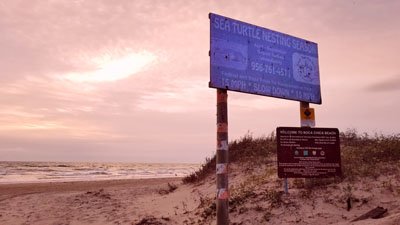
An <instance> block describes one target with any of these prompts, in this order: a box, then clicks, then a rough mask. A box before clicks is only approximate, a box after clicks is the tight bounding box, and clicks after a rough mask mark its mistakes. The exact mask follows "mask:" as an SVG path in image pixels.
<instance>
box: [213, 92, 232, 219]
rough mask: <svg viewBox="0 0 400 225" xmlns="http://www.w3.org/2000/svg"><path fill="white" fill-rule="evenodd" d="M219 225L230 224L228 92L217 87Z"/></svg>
mask: <svg viewBox="0 0 400 225" xmlns="http://www.w3.org/2000/svg"><path fill="white" fill-rule="evenodd" d="M216 161H217V162H216V176H217V200H216V205H217V225H228V224H229V210H228V208H229V189H228V93H227V90H222V89H217V160H216Z"/></svg>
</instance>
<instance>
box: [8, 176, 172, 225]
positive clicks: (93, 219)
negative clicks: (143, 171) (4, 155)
mask: <svg viewBox="0 0 400 225" xmlns="http://www.w3.org/2000/svg"><path fill="white" fill-rule="evenodd" d="M168 183H170V184H171V185H178V184H179V183H180V179H177V178H173V179H172V178H171V179H142V180H113V181H90V182H63V183H35V184H2V185H0V224H2V225H3V224H4V225H6V224H7V225H12V224H41V225H45V224H136V223H137V222H140V220H141V219H143V218H146V217H147V216H149V215H151V214H153V213H157V212H158V210H159V209H162V210H165V209H167V210H166V211H168V208H169V206H170V205H169V204H170V203H168V202H165V203H163V204H164V205H162V204H160V203H162V201H159V199H157V198H163V197H164V196H165V195H166V194H165V193H167V192H168V190H169V186H168ZM163 191H164V192H163ZM160 193H162V194H160ZM153 201H157V204H153ZM156 205H157V206H156ZM155 206H156V207H155ZM171 212H173V208H172V209H171ZM166 216H168V214H166ZM166 219H167V218H166Z"/></svg>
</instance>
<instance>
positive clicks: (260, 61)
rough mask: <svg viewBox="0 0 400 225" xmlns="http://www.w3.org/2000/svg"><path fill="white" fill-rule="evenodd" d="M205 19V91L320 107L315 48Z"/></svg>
mask: <svg viewBox="0 0 400 225" xmlns="http://www.w3.org/2000/svg"><path fill="white" fill-rule="evenodd" d="M209 17H210V35H211V36H210V41H211V43H210V45H211V50H210V83H209V86H210V87H212V88H218V89H225V90H231V91H238V92H244V93H250V94H258V95H264V96H270V97H276V98H283V99H290V100H296V101H303V102H310V103H315V104H321V103H322V101H321V87H320V79H319V66H318V46H317V44H316V43H314V42H310V41H307V40H304V39H301V38H297V37H293V36H290V35H287V34H284V33H280V32H276V31H272V30H269V29H266V28H262V27H258V26H255V25H251V24H248V23H244V22H241V21H237V20H234V19H230V18H227V17H223V16H220V15H217V14H212V13H210V14H209Z"/></svg>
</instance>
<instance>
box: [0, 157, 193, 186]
mask: <svg viewBox="0 0 400 225" xmlns="http://www.w3.org/2000/svg"><path fill="white" fill-rule="evenodd" d="M199 167H200V165H199V164H185V163H92V162H91V163H83V162H7V161H6V162H0V184H5V183H38V182H65V181H92V180H115V179H143V178H167V177H184V176H186V175H188V174H190V173H192V172H194V171H195V170H197V169H198V168H199Z"/></svg>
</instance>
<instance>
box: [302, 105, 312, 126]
mask: <svg viewBox="0 0 400 225" xmlns="http://www.w3.org/2000/svg"><path fill="white" fill-rule="evenodd" d="M306 108H310V103H308V102H300V112H301V109H306ZM300 126H301V116H300Z"/></svg>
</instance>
